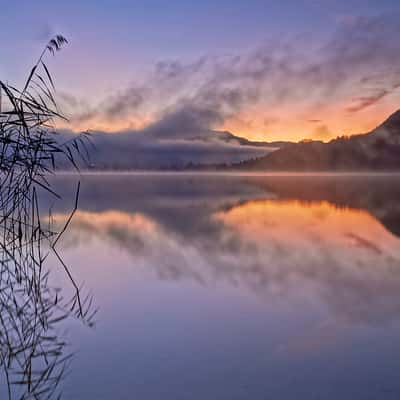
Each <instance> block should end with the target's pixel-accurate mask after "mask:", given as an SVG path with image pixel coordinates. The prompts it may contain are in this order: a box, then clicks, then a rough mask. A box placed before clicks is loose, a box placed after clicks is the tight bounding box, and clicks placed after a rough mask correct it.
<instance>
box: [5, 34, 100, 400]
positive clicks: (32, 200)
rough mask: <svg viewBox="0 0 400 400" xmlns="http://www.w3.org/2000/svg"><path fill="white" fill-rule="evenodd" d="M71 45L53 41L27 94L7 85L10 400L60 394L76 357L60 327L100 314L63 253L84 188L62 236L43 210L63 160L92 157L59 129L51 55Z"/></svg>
mask: <svg viewBox="0 0 400 400" xmlns="http://www.w3.org/2000/svg"><path fill="white" fill-rule="evenodd" d="M66 43H67V40H66V39H65V38H64V37H63V36H60V35H58V36H56V37H55V38H53V39H52V40H50V41H49V43H48V44H47V45H46V46H45V48H44V50H43V52H42V53H41V55H40V57H39V58H38V60H37V62H36V63H35V64H34V66H33V67H32V69H31V71H30V73H29V75H28V78H27V80H26V82H25V84H24V86H23V88H22V89H17V88H15V87H14V86H12V85H10V84H8V83H5V82H4V81H1V80H0V90H1V92H2V107H1V112H0V368H1V369H2V371H3V375H4V381H5V382H6V383H7V391H8V397H9V398H10V399H11V398H15V396H18V397H17V398H20V399H31V398H32V399H48V398H52V396H56V395H57V393H58V390H59V389H58V386H59V383H60V381H61V378H62V376H63V373H64V371H65V368H66V366H67V364H68V360H69V356H68V355H65V343H64V342H63V341H62V340H60V339H59V338H58V336H57V329H56V327H57V325H58V324H59V323H60V322H61V321H62V320H64V319H65V318H67V317H68V316H75V317H77V318H79V319H81V320H82V321H84V322H85V323H87V324H89V325H91V324H92V319H93V315H94V313H93V309H92V301H91V298H90V297H89V296H86V297H84V298H82V295H81V293H80V290H79V287H78V285H77V284H76V282H75V280H74V278H73V277H72V274H71V273H70V271H69V269H68V267H67V265H65V263H64V262H63V260H62V257H61V256H60V254H59V252H58V251H57V243H58V241H59V239H60V237H61V235H62V233H63V232H64V231H65V229H66V228H67V226H68V224H69V222H70V220H71V218H72V216H73V214H74V212H75V210H76V208H77V203H78V196H79V185H78V187H77V193H76V201H75V204H74V208H73V211H72V213H71V215H70V218H69V219H68V221H67V224H66V226H65V227H64V228H63V229H61V231H60V232H56V231H55V230H54V227H53V223H52V218H51V213H49V214H48V215H46V216H44V215H40V212H39V210H40V207H39V199H40V193H41V192H43V191H45V192H47V193H49V194H50V195H51V196H54V197H55V198H57V197H58V195H57V193H55V192H54V191H53V189H52V187H51V184H50V183H49V179H48V178H49V175H51V174H53V173H54V171H55V169H56V164H57V160H59V159H60V157H63V158H66V159H67V160H68V162H69V163H71V164H72V165H73V166H75V167H76V168H77V164H76V158H77V157H78V158H82V159H84V160H86V155H87V152H86V144H87V140H88V138H87V136H86V135H80V136H77V137H76V138H75V139H73V140H70V141H68V142H62V141H61V140H60V138H59V135H58V134H57V131H56V129H55V121H56V120H57V119H65V118H64V117H63V115H62V114H61V113H60V111H59V109H58V107H57V103H56V101H55V97H54V92H55V87H54V82H53V79H52V76H51V74H50V72H49V69H48V68H47V66H46V63H45V58H46V57H47V56H48V55H49V54H50V55H51V54H53V55H54V54H55V53H56V52H57V51H59V50H60V49H61V48H62V47H63V46H64V45H65V44H66ZM50 252H52V253H54V254H55V256H56V257H57V259H58V260H59V261H60V267H61V268H63V269H64V271H65V273H66V274H67V275H68V277H69V279H70V281H71V285H72V286H73V288H74V295H73V297H72V299H68V300H64V299H63V298H62V295H61V293H60V292H59V291H58V290H56V289H55V288H52V287H51V285H50V284H49V271H48V270H46V268H45V267H44V262H45V260H46V258H47V257H48V255H49V253H50ZM16 393H17V394H16Z"/></svg>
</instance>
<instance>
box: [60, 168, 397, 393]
mask: <svg viewBox="0 0 400 400" xmlns="http://www.w3.org/2000/svg"><path fill="white" fill-rule="evenodd" d="M81 181H82V190H81V195H80V202H79V210H78V212H77V213H76V214H75V216H74V219H73V222H72V224H71V225H70V227H69V229H68V231H67V232H66V234H65V235H64V236H63V238H62V243H61V244H60V247H61V248H62V254H63V258H64V260H65V261H66V263H68V265H70V266H71V270H72V272H73V274H74V277H75V278H76V279H77V280H78V281H80V282H85V287H86V288H90V289H91V291H92V293H93V295H94V297H95V299H96V303H97V305H98V306H99V308H100V310H99V314H98V315H97V325H96V328H95V329H94V330H90V329H86V328H85V327H82V326H80V325H79V324H74V323H73V322H70V323H69V325H68V327H67V328H68V332H69V333H68V338H69V342H70V343H71V346H72V347H73V348H74V349H76V355H75V358H74V360H73V363H72V367H71V370H70V374H69V376H68V377H67V378H66V380H65V382H64V397H65V398H66V399H78V400H79V399H110V398H115V399H128V398H140V399H160V398H167V399H174V400H179V399H189V398H190V399H199V400H200V399H244V398H248V399H265V398H277V399H278V398H279V399H293V398H296V399H312V398H323V399H338V398H340V399H352V400H353V399H376V398H385V399H391V398H393V399H395V398H398V397H399V395H400V383H399V382H400V381H399V379H398V371H399V367H400V346H399V345H400V341H399V333H400V206H399V204H400V185H399V183H400V176H397V175H391V176H383V175H381V176H368V175H359V176H348V175H330V176H324V175H321V176H245V175H214V176H213V175H201V174H200V175H190V174H182V175H179V174H175V175H174V174H170V175H163V174H158V175H157V174H156V175H151V174H150V175H149V174H147V175H145V174H119V175H118V174H109V175H83V176H82V177H81ZM76 182H77V177H76V176H72V175H65V176H58V177H56V178H54V179H53V186H54V189H55V191H56V192H58V193H60V194H61V195H62V196H63V199H62V201H61V202H59V203H58V204H57V208H56V209H53V216H54V218H55V220H56V221H59V223H60V224H61V222H62V221H63V220H65V219H66V218H67V216H68V212H69V211H70V208H71V204H73V197H72V196H71V189H73V188H74V187H75V185H76ZM72 191H73V190H72ZM68 193H69V194H70V196H68ZM61 284H62V282H61Z"/></svg>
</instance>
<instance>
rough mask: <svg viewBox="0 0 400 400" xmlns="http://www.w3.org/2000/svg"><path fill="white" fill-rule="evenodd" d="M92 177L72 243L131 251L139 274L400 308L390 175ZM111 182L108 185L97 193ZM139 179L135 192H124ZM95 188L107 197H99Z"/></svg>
mask: <svg viewBox="0 0 400 400" xmlns="http://www.w3.org/2000/svg"><path fill="white" fill-rule="evenodd" d="M96 179H98V178H96ZM96 179H94V180H90V179H88V186H89V188H90V190H88V191H87V192H86V195H84V196H83V201H82V205H81V210H80V211H79V212H78V213H77V214H76V216H75V219H74V222H73V224H72V226H71V228H70V231H69V232H68V235H67V236H66V237H65V240H64V246H65V247H67V248H75V247H76V246H88V245H89V246H90V243H91V242H95V241H96V243H97V242H98V241H100V242H101V243H106V244H107V245H109V246H112V247H118V248H119V249H120V250H121V252H122V253H126V254H129V256H130V257H131V259H132V268H134V269H135V272H137V273H138V274H141V273H148V272H149V271H150V272H151V273H152V274H154V275H155V276H156V277H157V278H158V279H163V280H174V281H181V280H192V281H194V282H198V283H199V284H201V285H207V286H212V285H215V284H216V283H218V284H220V283H222V284H228V285H233V286H235V287H238V288H239V289H243V290H249V291H251V292H253V293H255V294H256V295H257V296H259V297H260V298H262V299H265V301H274V299H275V298H277V297H279V298H286V297H287V298H290V297H291V296H292V294H293V293H294V292H296V293H298V292H301V293H303V294H304V293H306V294H307V296H308V297H310V298H311V299H312V301H313V302H316V303H321V304H322V305H324V306H326V307H327V308H328V309H329V312H330V313H332V314H333V315H334V317H335V318H341V319H344V320H346V321H348V322H352V323H367V324H378V323H387V322H390V321H392V320H394V319H396V318H397V316H398V315H399V312H400V297H399V296H398V293H399V290H400V239H399V238H398V237H397V236H396V235H395V232H396V229H394V228H393V227H396V224H395V223H393V222H392V221H391V219H390V216H391V215H397V214H396V213H397V202H396V195H397V192H396V193H395V195H394V196H393V195H392V196H391V195H390V193H389V190H390V187H391V188H394V187H395V186H394V185H387V182H386V184H385V185H384V186H382V187H385V190H381V191H380V192H379V191H378V192H376V191H375V192H373V193H372V192H371V190H370V189H371V187H370V184H371V181H370V180H367V179H365V180H358V181H357V180H356V181H354V180H347V179H345V180H339V181H337V180H336V181H331V182H329V179H328V183H326V182H327V181H326V180H325V181H320V182H318V179H317V178H316V179H314V180H311V178H310V180H309V182H308V185H309V186H308V188H307V190H306V189H305V186H303V185H302V184H301V179H300V180H298V179H296V180H290V181H287V180H286V181H285V179H282V178H273V179H269V180H266V179H265V178H246V179H245V178H240V179H239V178H236V181H235V182H234V183H233V182H232V179H233V178H232V179H220V178H215V179H217V183H215V179H214V180H212V179H210V178H208V179H206V178H198V179H197V181H194V182H193V181H192V180H191V179H192V178H187V177H186V178H182V177H181V178H177V180H178V181H179V184H177V183H176V180H173V179H172V178H171V179H170V180H168V179H166V180H164V181H163V180H162V179H163V178H153V179H154V180H153V181H152V183H149V180H147V181H146V185H143V183H144V181H141V179H142V178H138V177H136V178H135V177H130V178H127V177H125V178H121V177H119V178H115V181H113V182H112V183H110V182H108V184H107V185H104V184H103V185H99V182H100V180H97V183H96ZM109 179H111V178H109ZM150 182H151V179H150ZM123 183H125V184H123ZM128 183H129V184H128ZM168 184H169V186H168ZM233 184H235V186H234V187H235V188H237V191H235V190H233V189H232V187H233ZM303 184H304V180H303ZM90 185H92V187H90ZM110 185H111V188H112V190H110ZM105 187H108V195H104V197H103V195H101V196H98V195H99V192H102V190H104V188H105ZM123 187H125V189H124V190H123V189H122V188H123ZM168 187H169V189H168ZM176 188H179V192H175V189H176ZM239 188H241V189H242V191H240V189H239ZM296 188H297V189H296ZM332 188H333V189H332ZM368 188H369V189H368ZM327 189H329V190H327ZM360 189H361V191H360ZM140 190H142V191H141V193H142V196H141V197H140V198H138V197H137V196H126V193H127V192H128V193H129V192H132V191H137V192H140ZM302 190H303V191H302ZM357 191H358V192H357ZM396 191H397V189H396ZM94 193H96V194H97V198H101V202H97V203H96V202H94V203H93V196H94ZM124 193H125V194H124ZM346 193H347V194H346ZM131 194H132V193H131ZM85 196H86V199H92V202H91V203H89V202H88V201H86V200H85ZM124 196H125V197H124ZM346 196H347V197H346ZM379 196H381V197H379ZM385 196H386V197H385ZM357 198H359V200H357ZM327 199H328V200H327ZM384 199H385V201H383V200H384ZM89 204H95V207H93V206H92V207H87V206H88V205H89ZM112 204H113V205H114V207H112ZM357 205H360V207H357ZM361 205H363V206H364V207H362V206H361ZM93 208H95V210H93ZM56 218H57V219H58V220H60V221H61V220H62V219H64V218H65V216H64V215H63V213H62V212H60V213H58V214H56ZM391 227H392V228H393V229H391ZM97 245H98V243H97ZM93 248H95V246H94V247H93ZM117 265H118V263H117V262H116V268H118V266H117Z"/></svg>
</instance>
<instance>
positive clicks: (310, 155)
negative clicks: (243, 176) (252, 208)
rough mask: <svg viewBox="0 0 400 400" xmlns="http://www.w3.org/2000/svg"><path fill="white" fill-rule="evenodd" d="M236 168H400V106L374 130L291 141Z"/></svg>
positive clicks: (294, 169) (385, 169) (290, 169)
mask: <svg viewBox="0 0 400 400" xmlns="http://www.w3.org/2000/svg"><path fill="white" fill-rule="evenodd" d="M235 168H236V169H237V168H239V169H245V170H262V171H264V170H275V171H278V170H279V171H353V170H361V171H362V170H364V171H366V170H374V171H390V170H400V110H399V111H397V112H395V113H394V114H393V115H391V116H390V117H389V118H388V119H387V120H386V121H385V122H384V123H383V124H382V125H380V126H378V127H377V128H376V129H374V130H373V131H371V132H369V133H366V134H361V135H354V136H351V137H340V138H337V139H334V140H332V141H330V142H329V143H323V142H319V141H309V142H308V141H307V142H306V141H303V142H300V143H296V144H289V145H288V146H285V147H282V148H280V149H279V150H277V151H274V152H273V153H270V154H267V155H265V156H262V157H260V158H257V159H253V160H249V161H244V162H240V163H238V164H237V165H236V166H235Z"/></svg>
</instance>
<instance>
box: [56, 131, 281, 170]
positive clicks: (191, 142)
mask: <svg viewBox="0 0 400 400" xmlns="http://www.w3.org/2000/svg"><path fill="white" fill-rule="evenodd" d="M73 135H74V134H73V133H72V132H67V131H64V132H63V133H62V135H61V140H62V141H66V140H68V139H70V138H71V137H73ZM91 142H92V144H93V146H89V147H88V150H89V153H90V168H91V169H96V170H134V169H162V170H170V169H186V168H204V167H205V168H207V167H208V166H212V165H222V164H232V163H238V162H240V161H243V160H246V159H251V158H258V157H262V156H265V155H266V154H268V153H271V152H272V151H276V150H277V149H279V148H280V147H281V146H282V145H285V144H286V143H285V142H272V143H267V142H252V141H250V140H248V139H245V138H241V137H238V136H235V135H233V134H232V133H230V132H226V131H225V132H219V131H214V130H210V129H198V128H196V129H190V127H182V126H177V127H174V129H166V128H165V126H161V124H157V125H153V126H151V127H149V128H147V129H144V130H140V131H133V130H132V131H122V132H115V133H106V132H93V133H92V134H91ZM81 167H82V168H85V166H84V165H81ZM58 168H59V169H64V168H67V164H66V163H63V162H62V161H60V162H58Z"/></svg>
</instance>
